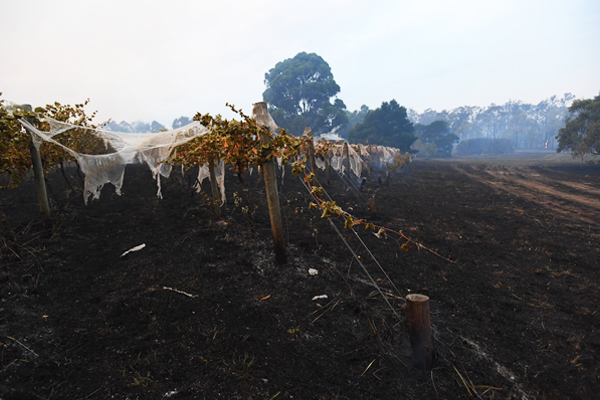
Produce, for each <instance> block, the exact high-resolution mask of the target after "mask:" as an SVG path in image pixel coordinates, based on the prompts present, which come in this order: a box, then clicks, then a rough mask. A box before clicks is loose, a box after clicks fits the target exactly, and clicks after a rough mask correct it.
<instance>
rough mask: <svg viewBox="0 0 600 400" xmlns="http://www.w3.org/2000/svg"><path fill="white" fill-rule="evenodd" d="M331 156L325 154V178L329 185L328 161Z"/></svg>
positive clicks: (329, 168) (329, 171)
mask: <svg viewBox="0 0 600 400" xmlns="http://www.w3.org/2000/svg"><path fill="white" fill-rule="evenodd" d="M330 157H331V156H330V155H329V154H325V179H327V184H328V185H331V165H330V163H329V158H330Z"/></svg>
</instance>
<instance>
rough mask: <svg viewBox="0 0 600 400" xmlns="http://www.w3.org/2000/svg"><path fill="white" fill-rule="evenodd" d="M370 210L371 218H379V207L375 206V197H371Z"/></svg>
mask: <svg viewBox="0 0 600 400" xmlns="http://www.w3.org/2000/svg"><path fill="white" fill-rule="evenodd" d="M369 211H371V219H377V207H376V206H375V198H373V197H371V198H370V199H369Z"/></svg>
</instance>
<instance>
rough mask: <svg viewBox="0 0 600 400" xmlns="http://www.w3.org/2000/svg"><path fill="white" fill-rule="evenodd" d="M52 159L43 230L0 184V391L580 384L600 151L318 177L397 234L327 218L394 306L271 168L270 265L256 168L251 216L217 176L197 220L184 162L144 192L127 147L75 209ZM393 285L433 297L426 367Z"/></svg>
mask: <svg viewBox="0 0 600 400" xmlns="http://www.w3.org/2000/svg"><path fill="white" fill-rule="evenodd" d="M67 172H68V173H67V174H66V179H65V177H63V176H62V175H61V174H60V173H53V174H50V176H49V179H48V188H49V196H50V199H51V203H52V207H53V209H52V213H53V229H52V231H51V232H44V231H43V229H42V224H41V218H40V216H39V209H38V206H37V198H36V194H35V187H34V185H33V183H32V182H31V180H28V181H26V182H25V183H24V184H23V185H22V186H21V187H20V188H18V189H15V190H1V191H0V212H1V213H0V217H3V218H2V221H0V222H2V226H1V227H0V230H1V235H2V236H1V237H0V399H3V400H9V399H292V398H293V399H461V398H465V399H467V398H482V399H592V398H597V397H598V393H599V392H600V364H599V361H600V332H599V329H600V315H599V313H598V304H599V301H600V276H599V272H598V270H599V268H600V242H599V238H600V197H599V195H600V167H599V166H592V165H586V164H584V165H580V164H579V163H577V162H573V161H572V160H571V159H570V158H565V157H564V156H557V155H555V154H551V153H549V152H548V153H545V152H544V153H518V154H516V155H515V156H512V157H510V158H496V159H483V158H469V159H453V160H447V161H443V160H431V161H415V162H413V163H412V164H411V165H410V168H409V169H408V170H406V171H403V172H402V173H401V174H400V175H399V176H397V177H395V179H394V180H392V182H391V184H390V185H389V186H387V185H384V184H380V183H379V180H378V176H377V175H375V174H373V175H371V176H369V177H368V181H367V184H366V186H365V188H364V190H363V191H362V192H359V191H357V190H355V189H353V188H352V189H349V188H348V187H347V186H346V185H345V184H344V183H343V181H342V180H341V179H340V178H339V177H336V178H335V179H333V180H332V181H331V182H330V183H329V184H325V185H324V188H325V189H326V191H327V192H328V193H329V195H330V196H331V197H332V198H333V200H335V201H336V202H337V204H339V205H340V206H342V207H343V208H344V209H347V210H351V212H352V213H354V214H355V215H356V217H358V218H365V219H367V220H371V217H370V213H369V209H368V205H367V200H368V199H369V198H372V197H373V198H374V199H375V201H376V204H377V208H378V210H377V211H378V215H377V218H376V219H375V220H374V221H373V222H374V223H376V224H378V225H384V226H386V227H389V228H392V229H394V230H397V231H400V230H401V231H402V232H403V233H404V234H405V235H406V236H408V237H410V238H411V239H412V240H413V241H414V242H413V243H410V245H411V250H410V251H408V252H407V251H405V250H403V249H402V248H401V247H400V245H401V244H403V243H404V242H405V241H400V242H397V241H396V240H395V239H394V238H392V237H387V238H377V237H376V236H375V235H374V234H373V233H372V231H365V230H364V228H362V227H355V230H356V232H357V233H358V235H360V238H361V240H362V241H364V243H365V244H366V246H367V247H368V249H369V251H367V250H366V249H365V247H363V246H362V245H361V243H360V241H359V239H358V237H357V236H356V235H355V234H354V232H353V231H352V230H348V229H343V221H339V220H335V221H334V222H335V224H336V225H337V226H338V227H339V229H340V231H341V232H342V235H343V237H344V238H345V240H346V241H347V243H348V245H349V246H350V248H351V249H352V250H353V251H355V252H356V253H357V255H358V257H360V258H359V259H360V260H361V261H362V263H363V265H364V266H365V268H366V269H367V270H368V271H369V273H370V274H371V275H372V276H373V278H374V279H375V280H376V282H377V284H378V286H379V287H380V288H381V289H382V291H383V293H384V296H386V299H387V300H388V302H389V303H390V305H391V307H390V306H389V305H388V303H387V302H386V301H384V299H383V297H382V295H381V294H380V293H379V292H378V290H377V288H376V287H375V285H374V284H373V283H372V282H371V281H370V279H369V278H368V276H367V275H366V274H365V272H364V271H363V269H362V267H361V266H360V264H359V263H358V262H357V260H356V259H355V258H354V257H353V255H352V254H351V252H350V251H349V250H348V248H347V246H346V244H344V242H343V241H342V239H341V238H340V237H339V236H338V235H337V233H336V232H335V230H334V229H332V227H331V226H330V224H329V222H328V220H327V218H321V213H320V212H317V211H315V210H310V209H309V207H308V203H309V201H310V200H311V198H310V195H309V194H308V193H307V192H306V190H305V189H304V187H303V185H302V184H301V182H300V181H299V180H298V179H297V178H294V177H293V176H292V174H291V173H290V171H289V170H288V171H286V174H285V177H284V178H283V184H282V185H280V187H279V193H280V199H281V204H282V213H283V217H284V230H285V240H286V243H287V249H286V251H287V258H288V262H287V264H286V265H282V266H277V265H276V264H275V263H274V254H273V250H272V239H271V236H270V226H269V216H268V211H267V206H266V200H265V195H264V191H265V190H264V182H263V180H262V179H261V177H260V176H259V175H257V174H256V173H254V174H253V175H246V176H245V180H246V187H247V189H248V190H247V195H248V199H249V201H250V206H249V213H250V214H251V215H250V217H249V216H248V215H247V214H248V212H245V211H244V210H243V209H242V207H245V206H246V204H245V202H244V201H243V200H241V198H238V197H239V195H240V194H241V192H242V189H241V186H240V184H239V182H238V180H237V177H235V176H234V175H233V174H231V173H230V174H228V175H227V178H226V187H227V201H226V203H225V204H224V205H223V207H222V212H223V216H222V218H215V216H214V215H213V214H212V212H211V208H210V207H208V206H207V205H206V203H205V201H204V199H203V196H201V195H199V194H197V193H195V192H194V190H192V189H191V183H193V182H192V181H191V179H189V178H190V176H191V175H189V174H188V175H186V176H184V177H182V176H181V174H179V173H175V172H174V173H173V176H172V177H171V178H170V179H169V180H166V182H163V195H164V199H162V200H160V199H157V198H156V196H155V195H156V185H155V182H154V181H153V180H152V176H151V173H150V171H149V170H148V169H147V167H145V166H143V165H129V166H127V170H126V173H125V183H124V187H123V195H122V196H118V195H116V194H114V190H113V188H112V187H108V186H107V187H105V188H104V189H103V192H102V196H101V198H100V199H99V200H94V201H91V202H90V203H89V204H88V205H87V206H85V205H84V204H83V198H82V194H81V179H80V177H79V176H78V174H77V173H76V171H67ZM280 174H281V171H280ZM319 177H320V178H321V179H323V178H324V177H323V176H322V175H319ZM1 179H2V177H0V180H1ZM281 181H282V177H281V176H280V182H281ZM2 183H4V182H2ZM205 189H206V190H208V186H207V185H206V182H205ZM234 192H236V193H237V194H236V195H235V196H234ZM241 197H243V196H241ZM415 243H420V244H421V245H423V246H426V247H427V248H430V249H431V250H433V251H435V252H436V253H437V254H438V255H436V254H433V253H431V252H428V251H427V250H425V249H424V248H423V247H420V246H418V245H416V244H415ZM140 244H145V247H144V248H143V249H141V250H139V251H136V252H132V253H130V254H128V255H126V256H124V257H121V255H122V254H123V252H125V251H126V250H128V249H131V248H133V247H134V246H138V245H140ZM369 252H370V253H372V254H373V255H374V256H375V258H376V259H377V261H378V263H379V264H380V265H381V267H383V269H384V270H385V271H386V272H387V275H388V276H387V277H386V276H385V274H384V273H383V272H381V270H380V269H379V268H378V266H377V264H376V263H375V262H374V261H373V260H372V258H371V257H370V255H369ZM309 269H314V270H316V271H318V273H317V274H316V275H312V274H309V272H308V270H309ZM410 293H422V294H425V295H427V296H429V298H430V301H431V321H432V330H433V336H434V340H433V342H434V346H435V361H434V365H433V368H432V369H431V370H430V371H420V370H418V369H416V368H414V367H413V366H412V356H411V349H410V341H409V338H408V333H407V323H406V310H405V301H404V296H406V295H407V294H410ZM321 295H327V298H318V299H314V298H315V296H321Z"/></svg>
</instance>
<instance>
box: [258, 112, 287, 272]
mask: <svg viewBox="0 0 600 400" xmlns="http://www.w3.org/2000/svg"><path fill="white" fill-rule="evenodd" d="M252 118H254V120H255V121H256V124H257V125H259V126H263V127H266V128H267V129H269V130H271V131H273V130H274V129H273V126H274V125H275V122H273V119H272V118H271V115H270V114H269V110H268V109H267V103H265V102H264V101H261V102H259V103H254V109H253V110H252ZM260 141H261V143H262V144H263V145H268V144H269V142H270V139H269V137H268V136H266V135H264V134H263V135H261V137H260ZM262 170H263V175H264V177H265V188H266V191H267V204H268V205H269V216H270V218H271V233H272V234H273V242H274V245H275V262H276V263H277V264H279V265H282V264H285V263H286V262H287V260H286V256H285V242H284V240H283V224H282V222H281V210H280V207H279V193H278V191H277V175H276V174H275V162H274V160H273V159H271V160H263V164H262Z"/></svg>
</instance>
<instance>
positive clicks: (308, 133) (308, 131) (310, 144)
mask: <svg viewBox="0 0 600 400" xmlns="http://www.w3.org/2000/svg"><path fill="white" fill-rule="evenodd" d="M304 135H305V136H306V137H308V138H310V140H309V141H308V158H309V160H310V172H312V173H313V174H315V175H316V174H317V162H316V160H315V145H314V143H313V141H312V132H311V129H310V128H304Z"/></svg>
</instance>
